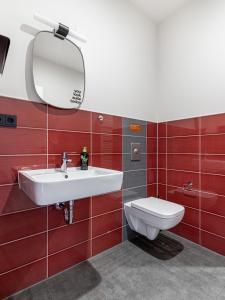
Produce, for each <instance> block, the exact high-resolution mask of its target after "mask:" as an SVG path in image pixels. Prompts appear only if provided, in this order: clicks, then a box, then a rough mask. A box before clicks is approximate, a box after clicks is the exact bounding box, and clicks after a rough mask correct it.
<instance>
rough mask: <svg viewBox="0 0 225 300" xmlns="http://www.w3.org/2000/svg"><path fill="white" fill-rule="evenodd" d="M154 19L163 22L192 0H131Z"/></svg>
mask: <svg viewBox="0 0 225 300" xmlns="http://www.w3.org/2000/svg"><path fill="white" fill-rule="evenodd" d="M130 1H131V2H133V3H134V4H135V6H136V7H138V8H139V9H140V10H141V11H143V12H144V13H145V14H146V15H147V16H148V17H149V18H150V19H151V20H152V21H155V22H161V21H162V20H164V19H165V18H166V17H167V16H169V15H170V14H171V13H173V12H174V11H176V10H177V9H179V8H180V7H181V6H183V5H184V4H185V3H186V2H188V1H190V0H130Z"/></svg>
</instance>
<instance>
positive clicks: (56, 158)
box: [48, 154, 91, 168]
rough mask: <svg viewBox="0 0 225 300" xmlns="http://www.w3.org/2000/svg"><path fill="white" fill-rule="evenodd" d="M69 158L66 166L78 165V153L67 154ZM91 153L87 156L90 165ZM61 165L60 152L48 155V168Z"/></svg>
mask: <svg viewBox="0 0 225 300" xmlns="http://www.w3.org/2000/svg"><path fill="white" fill-rule="evenodd" d="M68 157H69V159H72V162H70V163H68V167H80V154H69V155H68ZM90 162H91V155H90V156H89V165H91V163H90ZM61 165H62V154H51V155H48V167H49V168H60V167H61Z"/></svg>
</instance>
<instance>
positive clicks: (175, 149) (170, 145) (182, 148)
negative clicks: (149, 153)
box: [167, 136, 199, 154]
mask: <svg viewBox="0 0 225 300" xmlns="http://www.w3.org/2000/svg"><path fill="white" fill-rule="evenodd" d="M167 153H196V154H198V153H199V137H198V136H191V137H175V138H168V139H167Z"/></svg>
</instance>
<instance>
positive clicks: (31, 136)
mask: <svg viewBox="0 0 225 300" xmlns="http://www.w3.org/2000/svg"><path fill="white" fill-rule="evenodd" d="M46 137H47V131H46V130H43V129H41V130H39V129H20V128H0V140H1V141H4V143H1V148H0V155H5V154H7V155H14V154H45V153H46V151H47V139H46ZM12 141H13V142H12ZM15 145H16V146H15Z"/></svg>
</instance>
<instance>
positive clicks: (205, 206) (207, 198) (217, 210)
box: [201, 193, 225, 217]
mask: <svg viewBox="0 0 225 300" xmlns="http://www.w3.org/2000/svg"><path fill="white" fill-rule="evenodd" d="M201 209H202V210H204V211H207V212H210V213H213V214H216V215H220V216H223V217H225V197H223V196H218V195H215V194H208V193H201Z"/></svg>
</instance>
